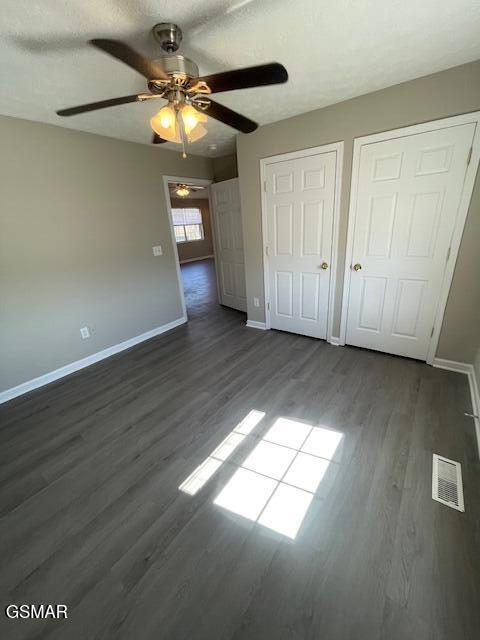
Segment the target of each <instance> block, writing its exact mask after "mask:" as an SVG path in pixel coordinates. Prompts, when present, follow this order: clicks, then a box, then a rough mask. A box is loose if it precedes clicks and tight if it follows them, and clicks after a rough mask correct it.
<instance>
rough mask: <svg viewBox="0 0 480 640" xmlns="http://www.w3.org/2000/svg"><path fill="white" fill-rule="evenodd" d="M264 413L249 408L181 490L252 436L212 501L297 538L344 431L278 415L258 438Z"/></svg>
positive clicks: (199, 481) (197, 484) (200, 482)
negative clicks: (248, 449) (256, 432)
mask: <svg viewBox="0 0 480 640" xmlns="http://www.w3.org/2000/svg"><path fill="white" fill-rule="evenodd" d="M264 416H265V413H263V412H262V411H256V410H252V411H250V413H248V415H247V416H246V417H245V418H244V419H243V420H242V421H241V422H240V423H239V424H238V425H237V426H236V427H235V428H234V429H233V431H232V432H231V433H230V434H229V435H228V436H227V437H226V438H225V439H224V440H223V441H222V442H221V443H220V444H219V445H218V447H216V449H215V450H214V451H213V452H212V453H211V454H210V456H208V458H207V459H206V460H205V461H204V462H203V463H202V464H201V465H200V466H199V467H197V469H195V471H194V472H193V473H192V474H190V476H189V477H188V478H187V479H186V480H185V481H184V482H183V483H182V484H181V485H180V487H179V489H180V490H181V491H183V492H185V493H188V494H190V495H195V493H197V491H199V490H200V489H201V488H202V487H203V486H204V485H205V483H206V482H208V480H209V479H210V478H211V477H212V476H213V474H214V473H216V471H218V469H219V468H220V467H221V466H222V464H223V463H224V462H225V461H226V460H227V459H228V458H230V457H231V455H232V454H233V452H234V451H235V449H236V448H237V447H238V446H239V445H240V444H242V443H243V442H244V441H245V439H246V438H248V440H249V441H251V442H256V443H257V444H256V446H255V447H254V448H253V450H252V451H251V452H250V453H249V455H247V457H246V458H245V460H244V461H243V462H242V464H241V465H238V468H237V470H236V471H235V473H234V474H233V476H232V477H231V478H230V480H229V481H228V482H227V484H226V485H225V486H224V488H223V489H222V491H221V492H220V493H219V494H218V496H217V497H216V498H215V500H214V504H216V505H217V506H219V507H222V508H224V509H227V510H228V511H231V512H232V513H235V514H238V515H240V516H243V517H244V518H248V519H249V520H252V521H254V522H258V523H259V524H261V525H262V526H264V527H268V528H269V529H272V530H273V531H276V532H277V533H280V534H282V535H284V536H287V537H289V538H292V539H294V538H295V537H296V535H297V533H298V531H299V529H300V527H301V525H302V522H303V520H304V518H305V516H306V514H307V511H308V509H309V507H310V504H311V502H312V500H313V498H314V495H315V492H316V491H317V489H318V487H319V486H320V483H321V482H322V480H323V478H324V476H325V473H326V472H327V469H328V467H329V465H330V463H331V462H332V461H333V460H334V458H335V455H336V453H337V450H338V446H339V444H340V442H341V440H342V438H343V434H342V433H340V432H339V431H334V430H333V429H329V428H326V427H324V426H318V427H315V426H313V425H311V424H306V423H305V422H300V421H298V420H293V419H292V418H278V419H277V420H276V421H275V422H274V424H273V425H272V426H271V427H270V429H269V430H268V431H267V433H266V434H265V435H264V437H263V438H258V437H257V436H254V435H252V432H253V430H254V429H255V427H256V426H257V425H258V423H259V422H260V421H261V420H262V419H263V418H264Z"/></svg>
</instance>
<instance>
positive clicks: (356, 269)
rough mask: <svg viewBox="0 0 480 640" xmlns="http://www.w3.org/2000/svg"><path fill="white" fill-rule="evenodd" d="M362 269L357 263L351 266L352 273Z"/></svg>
mask: <svg viewBox="0 0 480 640" xmlns="http://www.w3.org/2000/svg"><path fill="white" fill-rule="evenodd" d="M361 268H362V265H361V264H360V263H358V262H357V264H354V265H353V270H354V271H360V269H361Z"/></svg>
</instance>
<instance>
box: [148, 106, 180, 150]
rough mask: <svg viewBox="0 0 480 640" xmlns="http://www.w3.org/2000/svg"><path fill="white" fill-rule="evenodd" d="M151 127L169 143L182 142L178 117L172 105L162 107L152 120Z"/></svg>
mask: <svg viewBox="0 0 480 640" xmlns="http://www.w3.org/2000/svg"><path fill="white" fill-rule="evenodd" d="M150 126H151V127H152V129H153V130H154V131H155V133H156V134H157V135H159V136H160V137H161V138H163V139H164V140H168V141H169V142H178V143H180V142H181V141H182V139H181V136H180V131H179V127H178V122H177V115H176V113H175V109H174V107H173V106H172V105H170V104H168V105H166V106H165V107H162V108H161V109H160V111H159V112H158V113H156V114H155V115H154V116H153V118H150Z"/></svg>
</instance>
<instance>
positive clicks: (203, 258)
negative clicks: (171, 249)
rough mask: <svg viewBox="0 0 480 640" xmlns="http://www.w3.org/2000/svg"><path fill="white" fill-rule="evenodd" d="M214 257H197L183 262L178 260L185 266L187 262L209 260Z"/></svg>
mask: <svg viewBox="0 0 480 640" xmlns="http://www.w3.org/2000/svg"><path fill="white" fill-rule="evenodd" d="M214 257H215V256H214V255H213V253H212V255H210V256H199V257H198V258H186V259H185V260H180V264H186V263H187V262H196V261H197V260H208V259H209V258H214Z"/></svg>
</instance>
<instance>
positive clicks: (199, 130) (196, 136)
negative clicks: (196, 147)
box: [187, 124, 207, 144]
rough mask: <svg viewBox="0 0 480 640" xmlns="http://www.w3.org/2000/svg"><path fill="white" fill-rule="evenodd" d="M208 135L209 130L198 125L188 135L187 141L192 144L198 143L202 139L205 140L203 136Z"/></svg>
mask: <svg viewBox="0 0 480 640" xmlns="http://www.w3.org/2000/svg"><path fill="white" fill-rule="evenodd" d="M206 135H207V130H206V129H205V127H204V126H203V125H201V124H197V126H196V127H195V128H194V129H193V131H191V132H190V133H188V134H187V140H188V142H189V143H190V144H192V143H193V142H197V140H200V139H201V138H203V136H206Z"/></svg>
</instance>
